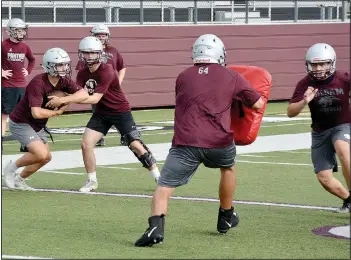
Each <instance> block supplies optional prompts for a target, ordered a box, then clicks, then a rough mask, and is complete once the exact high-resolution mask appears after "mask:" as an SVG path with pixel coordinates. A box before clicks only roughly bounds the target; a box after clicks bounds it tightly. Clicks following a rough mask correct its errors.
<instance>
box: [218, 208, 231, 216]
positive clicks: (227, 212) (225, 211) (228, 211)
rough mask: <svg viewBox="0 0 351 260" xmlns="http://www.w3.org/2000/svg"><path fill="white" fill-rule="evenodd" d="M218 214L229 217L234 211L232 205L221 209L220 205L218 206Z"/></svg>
mask: <svg viewBox="0 0 351 260" xmlns="http://www.w3.org/2000/svg"><path fill="white" fill-rule="evenodd" d="M219 212H220V213H219V214H220V215H222V216H224V217H231V216H232V215H233V212H234V207H231V208H230V209H223V208H222V207H220V208H219Z"/></svg>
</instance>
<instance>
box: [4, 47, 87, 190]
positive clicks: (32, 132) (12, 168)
mask: <svg viewBox="0 0 351 260" xmlns="http://www.w3.org/2000/svg"><path fill="white" fill-rule="evenodd" d="M70 63H71V60H70V58H69V56H68V54H67V53H66V52H65V51H64V50H62V49H60V48H52V49H49V50H48V51H46V53H45V54H44V56H43V64H42V66H43V68H44V71H45V73H42V74H39V75H37V76H35V77H34V78H33V79H32V80H31V81H30V82H29V84H28V86H27V88H26V91H25V94H24V96H23V98H22V99H21V101H20V102H19V103H18V105H17V106H16V108H15V109H14V111H13V112H12V113H11V114H10V120H9V128H10V131H11V133H12V135H13V136H14V137H15V138H16V139H17V140H18V141H19V142H20V143H21V145H22V146H26V147H27V148H28V152H26V153H25V154H24V155H23V156H22V157H20V158H19V159H17V160H16V161H14V162H13V161H10V162H9V163H8V164H7V165H6V166H5V168H4V182H5V184H6V186H7V187H9V188H11V189H20V190H33V188H31V187H29V186H28V184H26V182H25V179H26V178H28V177H29V176H30V175H32V174H33V173H35V172H36V171H38V170H39V169H40V168H41V167H43V166H44V165H45V164H47V163H48V162H49V161H50V160H51V154H50V147H49V144H48V142H47V138H46V136H45V133H44V131H45V129H46V123H47V121H48V118H50V117H54V116H58V115H61V114H62V113H63V112H64V111H65V109H67V107H68V104H70V103H73V102H75V103H78V102H80V101H82V100H84V99H86V98H87V97H88V96H89V95H88V94H87V93H86V91H84V90H83V89H82V88H81V87H79V86H78V85H77V84H76V83H75V82H74V81H72V80H71V79H70V78H69V77H68V76H69V75H70V72H71V64H70ZM55 90H60V91H63V92H66V93H69V94H72V95H69V96H67V97H64V98H61V101H62V103H61V106H60V107H59V108H58V109H57V110H50V109H47V108H46V107H45V106H46V105H50V102H51V101H49V99H50V98H52V97H51V96H50V93H51V92H53V91H55ZM53 99H54V100H55V99H57V98H53ZM20 167H24V169H23V170H22V172H21V173H19V174H16V170H17V169H18V168H20Z"/></svg>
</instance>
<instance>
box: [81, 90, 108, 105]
mask: <svg viewBox="0 0 351 260" xmlns="http://www.w3.org/2000/svg"><path fill="white" fill-rule="evenodd" d="M102 96H103V94H102V93H94V94H93V95H91V96H88V98H86V99H85V100H83V101H81V102H79V104H97V103H98V102H99V101H100V99H101V98H102Z"/></svg>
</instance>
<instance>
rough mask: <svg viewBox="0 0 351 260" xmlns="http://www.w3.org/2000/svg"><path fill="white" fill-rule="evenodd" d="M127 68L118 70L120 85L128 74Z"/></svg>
mask: <svg viewBox="0 0 351 260" xmlns="http://www.w3.org/2000/svg"><path fill="white" fill-rule="evenodd" d="M126 70H127V69H126V68H123V69H121V70H120V71H119V72H118V79H119V85H121V86H122V82H123V79H124V76H125V75H126Z"/></svg>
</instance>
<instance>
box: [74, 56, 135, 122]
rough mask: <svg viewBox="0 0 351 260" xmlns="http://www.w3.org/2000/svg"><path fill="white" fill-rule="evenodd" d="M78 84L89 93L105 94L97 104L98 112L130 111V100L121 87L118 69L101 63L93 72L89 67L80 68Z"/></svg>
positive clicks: (109, 113) (104, 113) (115, 112)
mask: <svg viewBox="0 0 351 260" xmlns="http://www.w3.org/2000/svg"><path fill="white" fill-rule="evenodd" d="M77 84H78V85H79V86H81V87H84V88H86V90H87V91H88V92H89V95H92V94H94V93H101V94H103V96H102V98H101V99H100V101H99V102H98V103H97V104H96V113H98V114H102V115H115V114H118V113H121V112H127V111H130V106H129V102H128V101H127V99H126V97H125V95H124V93H123V91H122V89H121V86H120V84H119V80H118V76H117V74H116V71H115V70H114V69H113V68H112V67H111V66H110V65H107V64H104V63H101V64H100V66H99V68H98V69H97V70H96V71H94V72H93V73H92V72H90V70H89V68H88V67H87V68H84V69H82V70H80V71H79V72H78V74H77Z"/></svg>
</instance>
